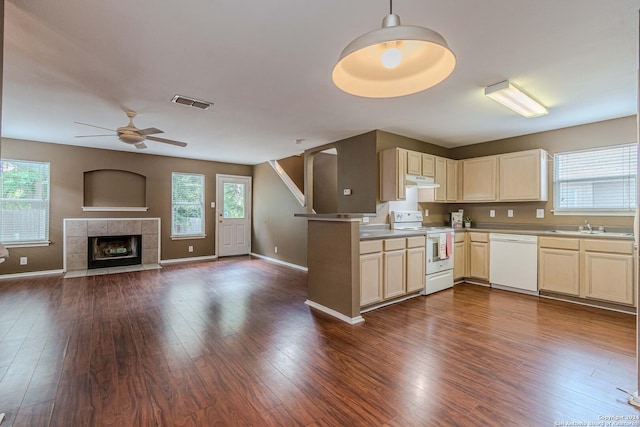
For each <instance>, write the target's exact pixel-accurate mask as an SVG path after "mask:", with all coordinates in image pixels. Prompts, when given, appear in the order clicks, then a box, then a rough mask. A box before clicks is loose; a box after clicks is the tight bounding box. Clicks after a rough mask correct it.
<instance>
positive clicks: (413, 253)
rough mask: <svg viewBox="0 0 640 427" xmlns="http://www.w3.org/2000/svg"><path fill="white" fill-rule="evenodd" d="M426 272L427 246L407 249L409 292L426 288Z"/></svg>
mask: <svg viewBox="0 0 640 427" xmlns="http://www.w3.org/2000/svg"><path fill="white" fill-rule="evenodd" d="M425 273H426V259H425V247H424V245H423V246H422V247H421V248H409V249H407V292H414V291H419V290H422V289H423V288H424V280H425Z"/></svg>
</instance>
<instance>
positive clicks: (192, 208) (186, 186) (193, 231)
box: [171, 172, 205, 236]
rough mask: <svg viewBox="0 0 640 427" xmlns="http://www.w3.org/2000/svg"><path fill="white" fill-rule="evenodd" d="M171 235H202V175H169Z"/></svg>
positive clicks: (203, 229) (175, 173)
mask: <svg viewBox="0 0 640 427" xmlns="http://www.w3.org/2000/svg"><path fill="white" fill-rule="evenodd" d="M171 212H172V214H171V235H172V236H199V235H204V231H205V228H204V175H197V174H189V173H177V172H174V173H172V174H171Z"/></svg>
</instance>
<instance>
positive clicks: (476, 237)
mask: <svg viewBox="0 0 640 427" xmlns="http://www.w3.org/2000/svg"><path fill="white" fill-rule="evenodd" d="M469 240H471V241H472V242H485V243H486V242H488V241H489V233H476V232H473V231H471V232H469Z"/></svg>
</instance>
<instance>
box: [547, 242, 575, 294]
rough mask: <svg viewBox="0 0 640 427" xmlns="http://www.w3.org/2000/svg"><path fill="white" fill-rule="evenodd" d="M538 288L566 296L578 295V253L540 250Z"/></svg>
mask: <svg viewBox="0 0 640 427" xmlns="http://www.w3.org/2000/svg"><path fill="white" fill-rule="evenodd" d="M538 288H539V289H540V290H545V291H552V292H559V293H563V294H567V295H574V296H579V295H580V252H579V251H577V250H565V249H550V248H540V249H539V250H538Z"/></svg>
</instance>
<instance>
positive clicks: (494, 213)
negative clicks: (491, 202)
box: [489, 209, 496, 218]
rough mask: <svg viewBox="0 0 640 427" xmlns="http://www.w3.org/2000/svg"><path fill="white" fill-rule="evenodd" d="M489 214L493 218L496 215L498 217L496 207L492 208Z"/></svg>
mask: <svg viewBox="0 0 640 427" xmlns="http://www.w3.org/2000/svg"><path fill="white" fill-rule="evenodd" d="M489 216H490V217H491V218H495V217H496V211H495V209H491V210H490V211H489Z"/></svg>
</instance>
